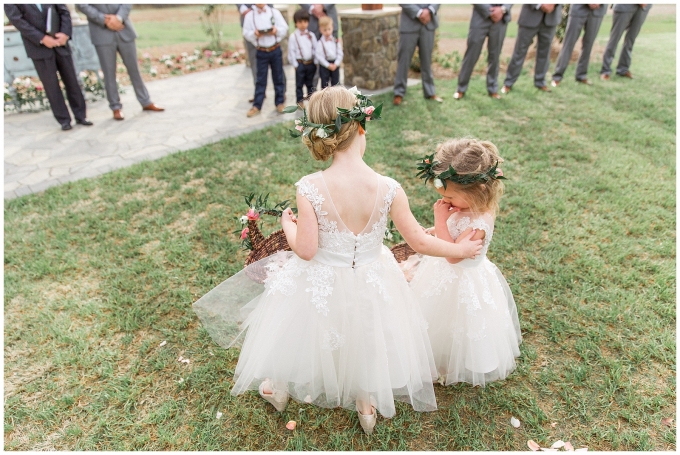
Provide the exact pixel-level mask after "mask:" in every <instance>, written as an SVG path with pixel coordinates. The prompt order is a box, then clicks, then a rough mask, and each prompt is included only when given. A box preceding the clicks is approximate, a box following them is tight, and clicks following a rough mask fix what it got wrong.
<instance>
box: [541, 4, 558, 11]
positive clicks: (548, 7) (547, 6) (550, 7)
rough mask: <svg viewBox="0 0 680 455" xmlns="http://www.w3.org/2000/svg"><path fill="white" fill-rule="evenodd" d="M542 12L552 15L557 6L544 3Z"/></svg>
mask: <svg viewBox="0 0 680 455" xmlns="http://www.w3.org/2000/svg"><path fill="white" fill-rule="evenodd" d="M541 11H543V12H544V13H546V14H550V13H552V12H553V11H555V4H554V3H553V4H550V3H543V4H541Z"/></svg>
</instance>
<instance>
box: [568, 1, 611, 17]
mask: <svg viewBox="0 0 680 455" xmlns="http://www.w3.org/2000/svg"><path fill="white" fill-rule="evenodd" d="M591 14H592V16H593V17H604V15H605V14H607V5H606V4H604V3H603V4H600V7H599V8H598V9H590V7H589V6H588V5H586V4H582V3H572V5H571V7H570V8H569V15H570V16H574V17H583V16H588V15H591Z"/></svg>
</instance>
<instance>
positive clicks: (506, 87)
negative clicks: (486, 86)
mask: <svg viewBox="0 0 680 455" xmlns="http://www.w3.org/2000/svg"><path fill="white" fill-rule="evenodd" d="M510 90H512V87H508V86H507V85H504V86H503V88H502V89H501V93H502V94H503V95H505V94H506V93H510Z"/></svg>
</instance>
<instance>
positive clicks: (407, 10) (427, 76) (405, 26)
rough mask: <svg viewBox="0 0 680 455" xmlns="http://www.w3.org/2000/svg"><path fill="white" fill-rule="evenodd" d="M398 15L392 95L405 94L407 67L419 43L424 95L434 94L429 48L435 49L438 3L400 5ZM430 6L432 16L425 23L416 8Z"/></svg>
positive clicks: (427, 96) (427, 7) (430, 49)
mask: <svg viewBox="0 0 680 455" xmlns="http://www.w3.org/2000/svg"><path fill="white" fill-rule="evenodd" d="M399 6H401V18H400V20H399V48H398V50H397V60H398V63H397V74H396V76H395V78H394V95H395V96H402V97H403V96H404V95H405V94H406V82H407V78H408V69H409V66H411V59H412V58H413V53H414V52H415V50H416V46H418V54H419V56H420V77H421V78H422V81H423V94H424V95H425V98H429V97H431V96H434V95H435V89H434V76H433V74H432V50H433V49H434V31H435V30H436V29H437V27H438V26H439V18H438V17H437V11H439V5H426V4H422V5H399ZM421 9H429V10H430V15H431V17H432V19H431V20H430V22H428V23H427V25H424V24H423V23H422V22H420V20H419V19H418V11H420V10H421Z"/></svg>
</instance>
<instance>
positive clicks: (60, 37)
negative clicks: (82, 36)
mask: <svg viewBox="0 0 680 455" xmlns="http://www.w3.org/2000/svg"><path fill="white" fill-rule="evenodd" d="M54 37H55V38H56V39H57V42H58V43H59V44H58V45H59V46H66V43H67V42H68V35H67V34H66V33H61V32H58V33H57V34H55V35H54Z"/></svg>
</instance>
